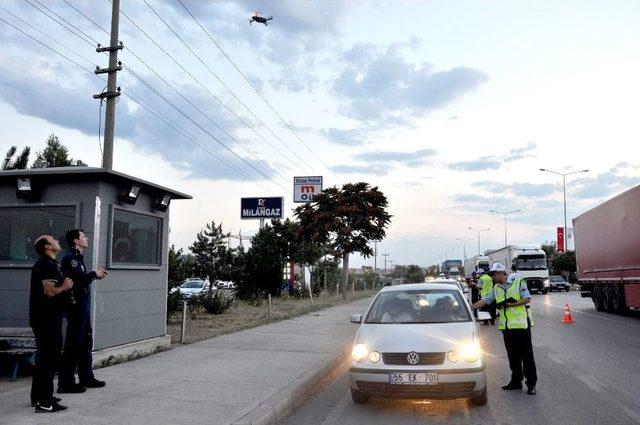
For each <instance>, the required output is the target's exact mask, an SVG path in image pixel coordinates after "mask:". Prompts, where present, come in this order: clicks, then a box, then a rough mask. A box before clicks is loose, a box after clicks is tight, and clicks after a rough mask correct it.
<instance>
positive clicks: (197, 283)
mask: <svg viewBox="0 0 640 425" xmlns="http://www.w3.org/2000/svg"><path fill="white" fill-rule="evenodd" d="M211 289H213V287H212V286H211V283H209V279H200V278H190V279H187V280H185V281H184V282H182V284H181V285H180V286H178V287H176V288H173V289H172V292H175V291H178V292H180V295H182V298H185V299H189V298H191V297H196V296H198V295H200V294H202V293H203V292H206V291H209V290H211Z"/></svg>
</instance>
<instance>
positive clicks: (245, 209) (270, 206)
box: [240, 197, 284, 220]
mask: <svg viewBox="0 0 640 425" xmlns="http://www.w3.org/2000/svg"><path fill="white" fill-rule="evenodd" d="M283 207H284V198H281V197H271V198H241V199H240V218H241V219H243V220H251V219H259V218H267V219H274V218H283V217H284V208H283Z"/></svg>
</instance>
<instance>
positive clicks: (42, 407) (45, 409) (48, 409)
mask: <svg viewBox="0 0 640 425" xmlns="http://www.w3.org/2000/svg"><path fill="white" fill-rule="evenodd" d="M62 410H67V406H63V405H62V404H58V403H55V402H51V403H36V409H35V411H36V413H54V412H60V411H62Z"/></svg>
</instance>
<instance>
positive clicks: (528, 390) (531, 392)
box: [527, 387, 537, 395]
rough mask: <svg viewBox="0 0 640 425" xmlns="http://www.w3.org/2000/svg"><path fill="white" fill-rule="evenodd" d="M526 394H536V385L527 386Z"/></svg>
mask: <svg viewBox="0 0 640 425" xmlns="http://www.w3.org/2000/svg"><path fill="white" fill-rule="evenodd" d="M527 394H529V395H536V394H537V391H536V387H529V388H527Z"/></svg>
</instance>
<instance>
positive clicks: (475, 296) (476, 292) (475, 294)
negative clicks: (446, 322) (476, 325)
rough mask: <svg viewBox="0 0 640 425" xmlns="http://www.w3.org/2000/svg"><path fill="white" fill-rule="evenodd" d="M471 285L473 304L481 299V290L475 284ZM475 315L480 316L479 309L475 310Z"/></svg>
mask: <svg viewBox="0 0 640 425" xmlns="http://www.w3.org/2000/svg"><path fill="white" fill-rule="evenodd" d="M469 286H471V304H473V303H474V302H476V301H478V300H479V299H480V290H479V289H478V287H477V286H475V285H469ZM473 317H475V318H476V319H477V318H478V310H473Z"/></svg>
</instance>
